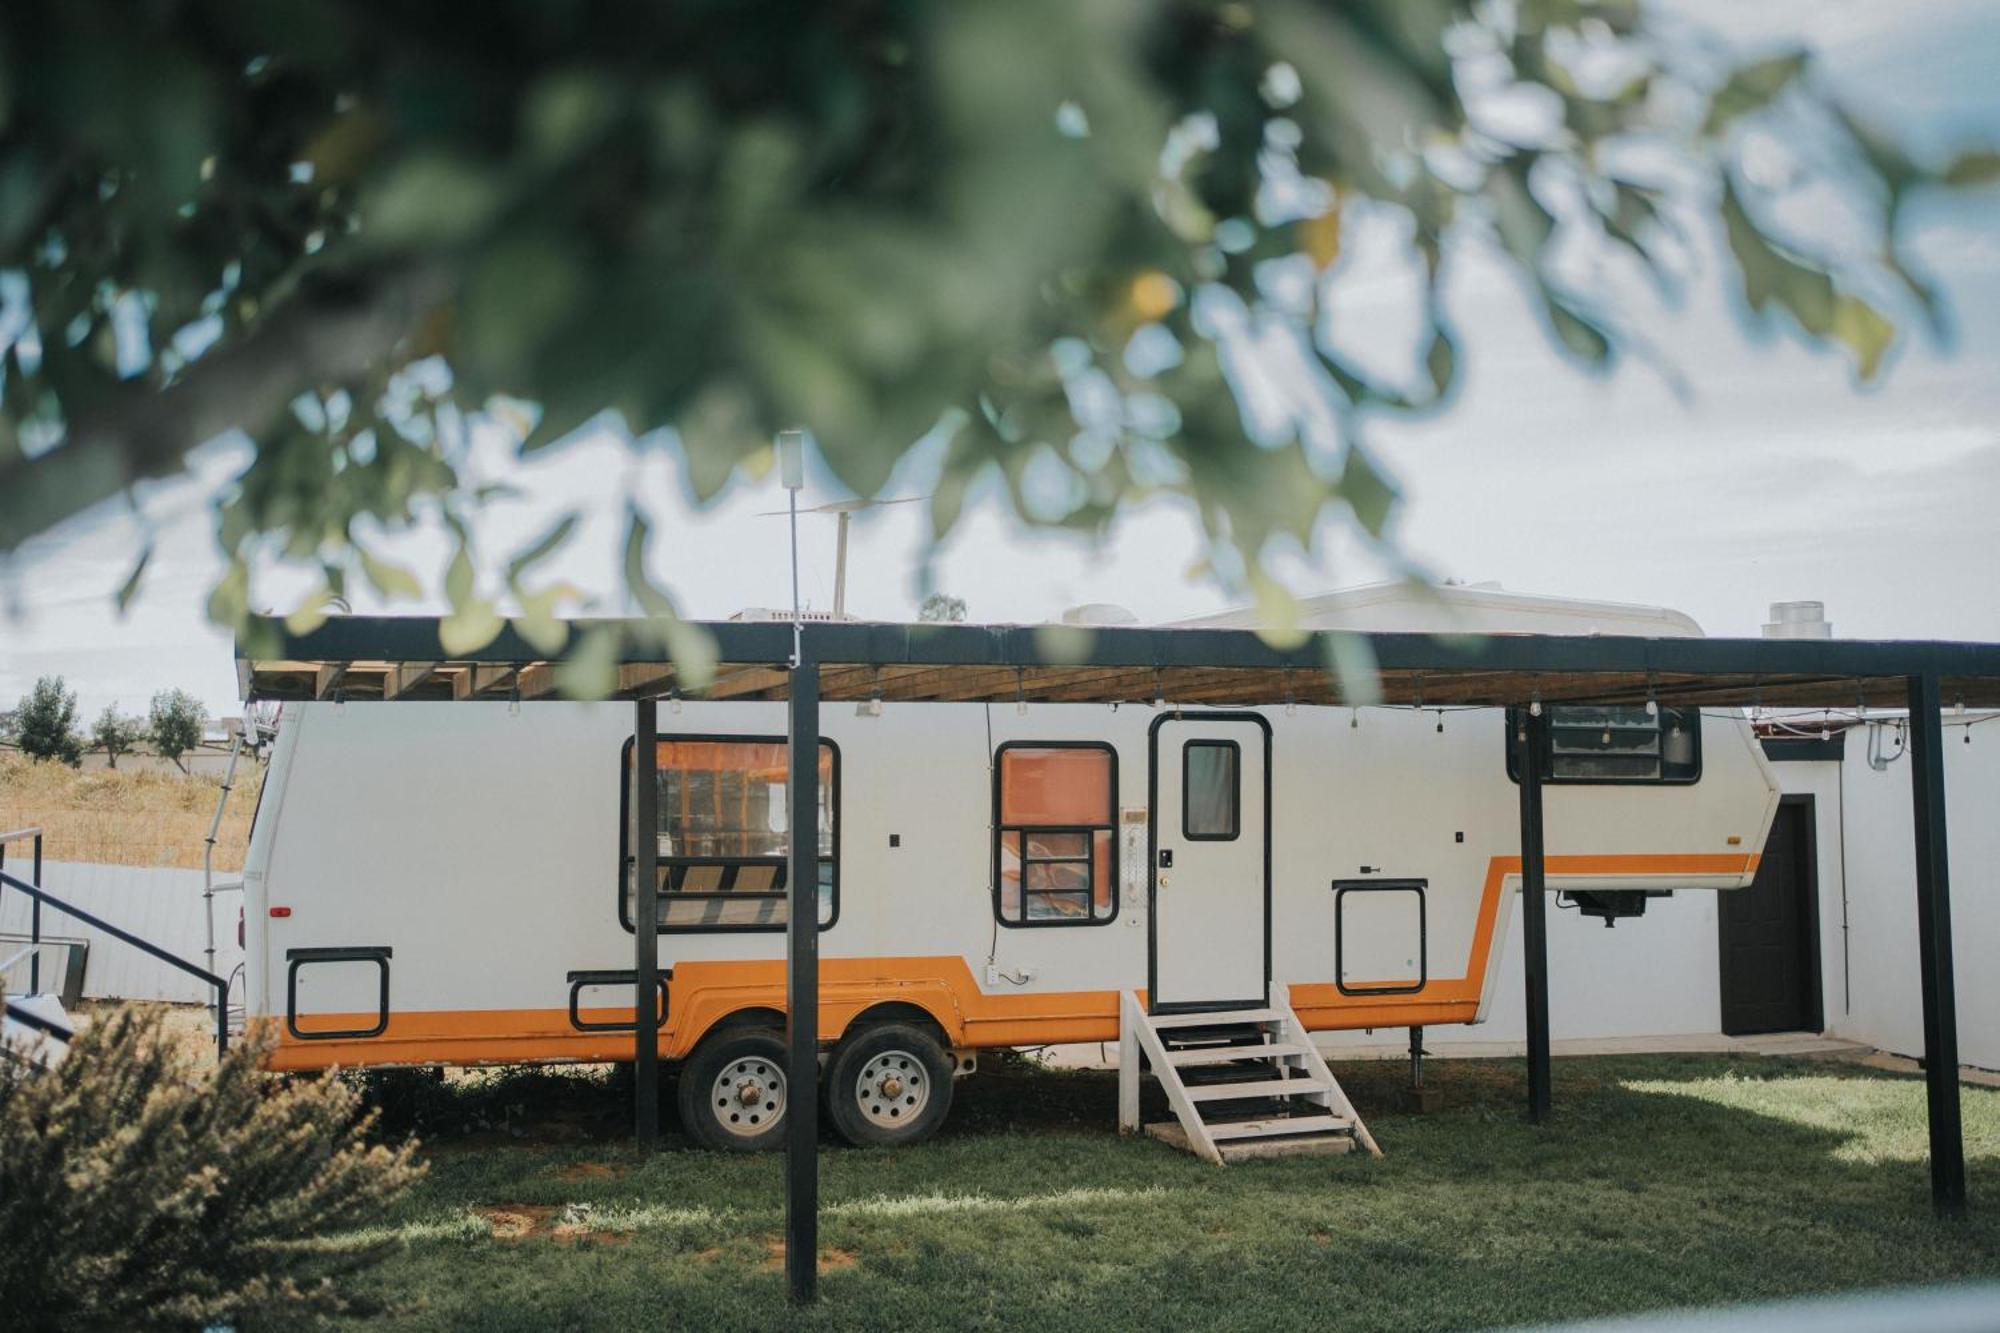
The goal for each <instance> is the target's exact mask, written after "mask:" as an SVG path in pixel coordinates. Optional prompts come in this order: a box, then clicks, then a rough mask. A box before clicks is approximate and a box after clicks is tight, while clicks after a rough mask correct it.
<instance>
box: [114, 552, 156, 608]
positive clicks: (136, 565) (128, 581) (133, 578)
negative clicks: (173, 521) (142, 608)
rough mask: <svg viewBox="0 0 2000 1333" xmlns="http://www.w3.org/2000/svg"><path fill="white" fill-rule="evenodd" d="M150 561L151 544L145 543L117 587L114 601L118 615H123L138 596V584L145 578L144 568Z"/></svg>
mask: <svg viewBox="0 0 2000 1333" xmlns="http://www.w3.org/2000/svg"><path fill="white" fill-rule="evenodd" d="M152 559H153V544H152V543H151V542H147V543H146V545H145V548H144V549H143V550H141V551H140V552H139V558H138V559H137V560H136V561H134V562H133V564H132V572H131V573H129V574H127V575H126V576H125V581H124V582H123V583H121V584H119V585H118V595H117V598H116V601H117V605H118V614H119V615H121V616H122V615H124V614H125V608H126V607H128V606H130V605H131V604H132V599H133V598H134V597H136V596H138V595H139V582H140V580H141V579H142V578H144V577H145V574H146V566H147V565H148V564H150V563H151V562H152Z"/></svg>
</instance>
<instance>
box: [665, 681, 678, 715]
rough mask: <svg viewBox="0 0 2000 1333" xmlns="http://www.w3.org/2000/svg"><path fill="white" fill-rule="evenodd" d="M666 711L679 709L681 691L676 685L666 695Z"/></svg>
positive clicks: (675, 711)
mask: <svg viewBox="0 0 2000 1333" xmlns="http://www.w3.org/2000/svg"><path fill="white" fill-rule="evenodd" d="M667 711H668V712H669V713H678V712H680V711H681V691H680V687H679V686H678V685H676V686H675V687H674V692H673V693H672V694H670V695H668V696H667Z"/></svg>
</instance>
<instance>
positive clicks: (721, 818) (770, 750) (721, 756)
mask: <svg viewBox="0 0 2000 1333" xmlns="http://www.w3.org/2000/svg"><path fill="white" fill-rule="evenodd" d="M789 753H790V751H789V749H788V747H787V745H786V742H785V740H784V738H783V737H767V736H757V737H715V736H675V737H665V738H662V739H661V741H660V742H659V783H660V802H659V806H660V814H659V829H658V837H659V849H660V850H659V858H660V860H659V866H660V870H659V892H660V915H659V919H660V929H661V931H662V932H695V931H727V930H782V929H783V928H784V926H785V923H786V921H787V919H788V914H787V911H786V897H785V894H786V888H787V885H786V867H787V859H786V858H787V848H788V845H789V843H790V841H791V834H790V821H789V818H788V813H789V811H788V807H789V802H788V800H787V790H788V789H787V781H788V778H789V776H790V764H789V760H788V756H789ZM632 755H633V747H632V744H631V742H629V741H628V742H626V745H625V766H624V773H623V781H622V783H621V786H620V791H619V796H620V799H619V823H618V827H619V835H618V842H619V863H620V864H621V865H622V866H623V867H624V868H625V869H624V874H623V875H622V881H623V882H622V885H621V890H620V898H619V904H618V915H619V920H620V921H621V922H622V923H623V924H624V926H625V929H627V930H630V929H631V928H632V906H633V904H632V874H631V871H632V855H631V850H632V849H631V846H630V842H629V839H630V829H631V818H632V816H631V809H632V807H631V791H632V767H633V763H632ZM839 774H840V765H839V755H838V753H837V751H836V750H835V749H834V746H833V743H832V742H831V741H821V742H820V751H819V818H818V821H817V823H818V835H819V837H818V841H819V923H820V928H821V929H822V930H824V929H826V928H827V927H828V926H831V925H832V924H833V920H834V917H835V915H836V914H837V913H838V910H839V841H838V836H837V834H838V815H839V809H840V805H839V797H840V790H839Z"/></svg>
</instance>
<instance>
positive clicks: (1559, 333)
mask: <svg viewBox="0 0 2000 1333" xmlns="http://www.w3.org/2000/svg"><path fill="white" fill-rule="evenodd" d="M1542 308H1543V309H1544V310H1545V311H1547V312H1548V316H1549V323H1550V325H1551V326H1552V327H1554V329H1555V331H1556V337H1557V338H1559V339H1561V341H1562V345H1563V346H1564V347H1565V348H1567V349H1568V350H1569V353H1570V355H1572V356H1575V357H1579V358H1581V359H1582V360H1585V361H1588V362H1589V363H1590V364H1591V365H1593V366H1603V365H1605V364H1606V363H1607V362H1609V361H1610V360H1611V335H1610V334H1608V333H1606V332H1605V331H1604V329H1603V328H1601V327H1600V326H1599V325H1598V324H1597V323H1596V321H1594V320H1592V319H1590V318H1588V317H1587V316H1585V315H1584V314H1583V313H1582V312H1581V311H1579V310H1578V309H1577V308H1576V307H1575V306H1574V305H1572V304H1571V303H1570V301H1569V298H1568V297H1566V296H1564V295H1563V294H1562V293H1561V292H1559V291H1557V290H1556V289H1555V288H1554V287H1551V286H1550V285H1548V284H1547V283H1543V284H1542Z"/></svg>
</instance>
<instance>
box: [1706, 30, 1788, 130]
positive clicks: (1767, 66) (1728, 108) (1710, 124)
mask: <svg viewBox="0 0 2000 1333" xmlns="http://www.w3.org/2000/svg"><path fill="white" fill-rule="evenodd" d="M1808 59H1809V57H1808V56H1807V53H1806V52H1804V51H1802V50H1801V51H1788V52H1786V53H1785V54H1783V55H1776V56H1771V57H1768V58H1767V59H1764V60H1758V61H1754V62H1752V63H1751V64H1748V65H1743V66H1740V67H1739V68H1738V69H1736V70H1735V72H1733V73H1732V74H1730V76H1729V79H1728V81H1727V82H1726V83H1724V84H1723V85H1722V87H1721V88H1720V89H1718V90H1717V91H1716V94H1715V96H1714V97H1713V98H1711V99H1709V103H1708V117H1707V119H1705V120H1704V121H1703V122H1702V127H1701V131H1702V133H1703V134H1705V135H1716V134H1720V133H1721V132H1722V131H1724V130H1726V129H1728V128H1729V126H1730V125H1731V124H1732V123H1734V122H1735V121H1736V120H1737V119H1739V118H1740V117H1743V116H1747V115H1750V114H1751V113H1752V112H1756V111H1761V110H1762V109H1763V108H1765V107H1767V106H1769V105H1770V104H1771V102H1772V101H1773V100H1775V99H1776V98H1777V96H1778V95H1779V94H1780V93H1782V92H1784V91H1785V89H1787V88H1789V87H1791V85H1792V80H1794V79H1796V78H1798V76H1799V75H1800V74H1801V73H1803V72H1804V70H1805V68H1806V63H1807V61H1808Z"/></svg>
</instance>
